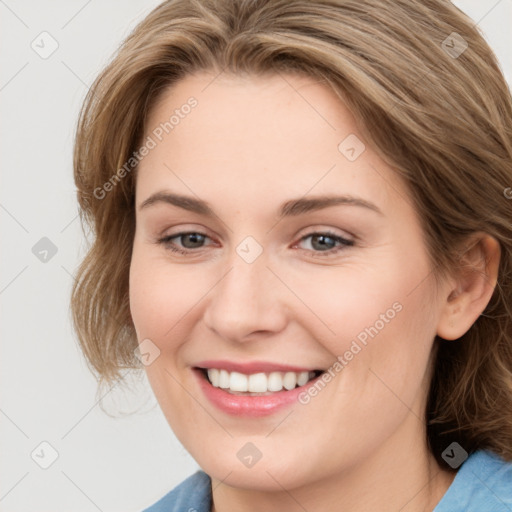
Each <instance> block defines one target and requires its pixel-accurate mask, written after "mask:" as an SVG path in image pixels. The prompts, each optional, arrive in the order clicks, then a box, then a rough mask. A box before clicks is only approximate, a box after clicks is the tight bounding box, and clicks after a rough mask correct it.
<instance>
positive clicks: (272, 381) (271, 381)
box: [267, 372, 283, 391]
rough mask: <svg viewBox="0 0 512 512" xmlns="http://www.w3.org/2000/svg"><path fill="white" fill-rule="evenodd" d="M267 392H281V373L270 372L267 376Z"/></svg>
mask: <svg viewBox="0 0 512 512" xmlns="http://www.w3.org/2000/svg"><path fill="white" fill-rule="evenodd" d="M267 385H268V390H269V391H281V389H283V374H282V373H281V372H272V373H271V374H270V375H269V376H268V384H267Z"/></svg>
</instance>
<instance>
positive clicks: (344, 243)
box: [299, 231, 354, 256]
mask: <svg viewBox="0 0 512 512" xmlns="http://www.w3.org/2000/svg"><path fill="white" fill-rule="evenodd" d="M308 239H311V241H310V244H309V245H310V246H311V247H312V249H303V250H307V251H313V252H314V253H315V256H317V255H319V256H323V255H329V256H330V255H332V254H336V253H338V252H339V251H341V250H343V249H344V248H345V247H351V246H353V245H354V241H353V240H348V239H347V238H344V237H342V236H340V235H337V234H335V233H332V232H330V231H322V232H314V233H310V234H309V235H305V236H303V237H302V238H301V239H300V242H303V241H304V240H308ZM300 242H299V243H300ZM336 244H338V245H337V246H336Z"/></svg>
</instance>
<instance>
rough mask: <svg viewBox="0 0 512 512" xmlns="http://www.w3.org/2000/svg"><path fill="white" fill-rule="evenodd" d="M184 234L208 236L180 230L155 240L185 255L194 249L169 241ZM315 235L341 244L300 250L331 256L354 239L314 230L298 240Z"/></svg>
mask: <svg viewBox="0 0 512 512" xmlns="http://www.w3.org/2000/svg"><path fill="white" fill-rule="evenodd" d="M185 235H201V236H204V237H206V238H210V237H209V236H208V235H206V234H205V233H201V232H200V231H182V232H181V233H176V234H174V235H169V236H165V237H163V238H160V239H159V240H157V243H159V244H162V245H164V246H165V247H166V248H167V249H169V250H170V251H172V252H175V253H179V254H183V255H185V256H186V255H188V254H190V253H193V252H196V250H194V249H180V248H178V247H176V245H174V244H173V243H172V242H171V240H172V239H174V238H179V237H182V236H185ZM315 235H322V236H326V237H329V238H332V239H333V240H334V241H335V242H338V243H340V244H341V245H340V246H338V247H337V248H332V249H329V250H327V251H314V250H312V249H301V250H303V251H308V252H309V251H313V253H314V254H315V256H317V255H318V256H321V257H322V256H324V255H326V256H332V255H334V254H337V253H338V252H340V251H341V250H343V249H344V248H345V247H351V246H353V245H354V241H353V240H347V239H346V238H343V237H341V236H339V235H336V234H335V233H332V232H331V231H314V232H312V233H309V234H308V235H304V236H303V237H302V238H301V239H300V240H299V242H302V241H303V240H305V239H307V238H310V237H312V236H315ZM198 249H202V247H199V248H198Z"/></svg>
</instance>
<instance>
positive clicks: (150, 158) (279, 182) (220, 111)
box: [137, 73, 401, 208]
mask: <svg viewBox="0 0 512 512" xmlns="http://www.w3.org/2000/svg"><path fill="white" fill-rule="evenodd" d="M191 98H193V99H194V101H195V106H194V107H193V108H188V107H187V108H185V107H184V106H186V105H187V104H191V102H190V99H191ZM171 116H174V119H173V120H172V121H173V122H172V123H170V122H169V121H170V119H171ZM155 133H157V135H158V137H157V136H155ZM145 137H152V138H153V139H155V142H156V145H155V147H154V149H152V150H151V151H150V153H149V154H148V155H147V156H146V157H145V158H144V159H143V160H142V162H141V163H140V166H139V173H138V178H137V195H139V196H141V195H148V194H149V193H152V192H154V191H155V190H156V189H158V188H169V189H178V190H180V191H181V192H183V193H190V189H192V191H193V192H194V193H195V194H196V195H199V196H200V197H203V198H206V197H211V195H212V192H219V193H222V194H224V195H225V194H232V196H233V197H238V198H239V200H240V205H243V207H244V208H249V207H250V205H251V201H249V196H250V191H252V192H253V194H261V195H262V196H264V197H265V198H266V199H267V198H272V197H277V196H279V197H285V196H286V197H287V196H300V195H304V194H307V193H308V192H311V193H314V194H316V193H318V194H323V193H327V192H328V193H332V192H340V193H353V194H357V195H366V196H369V197H371V198H372V200H373V201H374V202H379V203H380V204H381V205H383V204H384V203H389V204H391V203H392V201H391V202H390V197H389V193H390V192H393V189H394V190H395V194H396V190H397V187H398V189H399V188H401V184H400V183H398V182H397V177H396V176H395V173H394V172H393V171H392V170H391V169H389V168H388V167H387V166H386V165H385V164H384V162H383V161H382V160H380V158H378V156H377V155H376V153H375V152H374V151H373V150H372V149H371V148H370V147H369V145H368V144H367V143H366V144H364V142H363V136H362V135H361V133H360V131H359V128H358V125H357V120H356V119H355V117H354V116H353V115H352V113H351V112H350V111H349V109H348V108H347V107H346V106H345V105H344V104H343V102H342V101H341V100H340V99H339V98H338V96H336V94H335V93H334V92H333V91H332V90H331V89H330V88H329V87H328V86H327V85H325V84H323V83H321V82H319V81H318V80H316V79H314V78H312V77H306V76H301V75H294V74H286V75H283V74H280V75H277V74H276V75H270V76H254V75H246V76H233V75H223V74H221V75H219V76H215V75H213V74H209V73H198V74H195V75H190V76H187V77H185V78H184V79H182V80H180V81H179V82H178V83H176V84H174V85H173V86H172V87H170V88H168V89H167V90H166V91H165V92H164V93H163V94H162V95H161V97H160V98H159V101H158V102H157V103H156V104H155V105H154V106H153V108H152V110H151V111H150V113H149V116H148V118H147V122H146V133H145ZM159 139H161V140H159ZM347 140H348V141H349V144H348V145H349V146H350V145H351V146H354V143H355V144H356V146H355V149H356V151H357V152H360V151H361V150H363V151H362V153H361V155H360V156H359V157H358V158H356V159H352V158H347V154H346V153H344V151H345V150H346V148H345V146H346V145H347V144H345V143H344V141H347ZM340 143H341V146H340ZM358 144H359V145H358ZM363 144H364V145H363ZM349 149H350V148H349ZM348 156H351V155H350V154H348ZM390 185H391V190H389V186H390ZM187 188H188V190H187ZM244 191H247V192H244ZM255 206H257V205H255Z"/></svg>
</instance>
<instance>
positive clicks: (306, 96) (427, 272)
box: [130, 73, 498, 512]
mask: <svg viewBox="0 0 512 512" xmlns="http://www.w3.org/2000/svg"><path fill="white" fill-rule="evenodd" d="M214 76H215V75H214V74H208V73H198V74H195V75H193V76H187V77H185V78H184V79H183V80H181V81H180V82H178V83H177V84H175V85H174V86H173V87H172V88H171V89H169V90H168V91H166V92H165V94H164V96H162V98H161V99H160V101H159V102H158V103H157V104H156V106H155V107H154V108H153V109H152V110H151V112H150V113H149V117H148V119H147V123H146V130H147V133H146V135H145V136H147V135H150V134H151V130H153V129H154V128H155V127H156V126H158V125H159V124H160V123H161V122H165V121H166V120H168V119H169V116H170V114H171V113H172V112H173V111H174V110H175V109H176V108H179V107H180V106H181V105H183V104H185V103H186V102H187V99H188V98H189V97H190V96H194V97H195V98H196V99H197V101H198V105H197V106H196V107H195V108H194V109H193V110H192V111H191V113H190V114H189V115H187V116H185V117H184V118H183V119H180V122H179V124H178V125H177V126H175V127H174V129H173V130H172V131H170V132H169V134H168V135H166V136H165V137H163V139H162V141H161V142H159V143H158V144H157V145H156V147H155V148H154V149H152V150H151V151H150V152H149V154H148V155H147V156H146V157H145V158H144V159H143V160H142V162H141V164H140V167H139V169H138V174H137V184H136V208H137V211H136V234H135V239H134V244H133V254H132V263H131V269H130V306H131V312H132V318H133V321H134V325H135V328H136V332H137V337H138V339H139V341H142V340H144V339H147V338H149V339H150V340H151V341H152V342H153V343H154V344H155V345H157V346H158V348H159V350H160V356H159V357H158V358H157V359H155V360H154V362H152V364H150V365H149V366H147V367H146V371H147V375H148V378H149V380H150V383H151V386H152V388H153V390H154V392H155V395H156V397H157V399H158V401H159V403H160V406H161V408H162V410H163V413H164V414H165V416H166V418H167V420H168V422H169V424H170V426H171V428H172V429H173V431H174V432H175V434H176V436H177V437H178V439H179V440H180V441H181V442H182V443H183V445H184V446H185V448H186V449H187V450H188V451H189V452H190V453H191V455H192V456H193V457H194V458H195V460H196V461H197V462H198V464H199V465H200V466H201V468H202V469H203V470H204V471H205V472H206V473H207V474H208V475H210V476H211V478H212V488H213V501H214V504H213V505H214V506H213V509H212V510H215V511H216V512H230V511H239V512H249V511H258V510H265V511H269V512H273V511H282V510H287V511H291V512H293V511H303V510H307V511H308V512H315V511H323V510H340V509H341V508H343V510H344V512H359V511H367V510H379V511H395V512H396V511H398V510H400V511H404V512H413V511H424V510H432V509H433V508H434V507H435V505H436V504H437V503H438V502H439V500H440V499H441V498H442V496H443V494H444V493H445V492H446V490H447V488H448V487H449V485H450V484H451V482H452V480H453V476H454V475H453V473H448V472H446V471H444V470H442V469H441V468H440V467H439V466H438V465H437V463H436V462H435V460H434V458H433V457H432V455H431V454H430V453H429V451H428V449H427V446H426V442H425V419H424V409H425V403H426V396H427V392H428V385H429V380H430V364H429V362H430V355H431V349H432V346H433V340H434V337H435V335H436V334H439V335H440V336H442V337H444V338H445V339H448V340H450V339H456V338H458V337H460V336H461V335H462V334H463V333H464V332H466V331H467V329H469V327H470V326H471V325H472V323H473V322H474V321H475V320H476V319H477V318H478V315H479V314H480V313H481V312H482V311H483V309H484V308H485V305H486V304H487V302H488V301H489V299H490V296H491V293H492V289H493V287H494V284H495V274H496V271H497V270H496V269H497V261H498V259H497V258H498V249H497V245H496V244H495V243H494V241H493V240H492V239H488V238H485V237H483V238H482V242H481V243H480V244H478V246H477V248H476V249H474V253H473V256H474V257H473V260H474V262H475V266H476V267H477V268H478V269H480V270H481V271H480V272H469V273H465V274H464V277H463V278H460V279H459V278H457V279H456V278H450V279H445V280H443V281H442V282H441V283H440V284H439V286H436V285H435V282H434V279H433V274H432V272H431V270H432V268H431V264H430V262H429V259H428V256H427V251H426V247H425V243H424V240H423V238H422V230H421V227H420V223H419V219H418V216H417V213H416V212H415V210H414V208H413V206H412V204H413V203H412V201H410V200H408V199H406V198H408V192H407V190H406V188H405V186H404V184H403V183H401V182H400V181H399V179H398V177H397V176H396V174H395V173H394V172H393V170H392V169H391V168H389V166H387V165H386V164H385V163H384V162H383V160H381V159H380V158H379V156H378V154H377V152H376V151H375V150H374V149H372V148H371V147H370V144H369V143H368V141H367V140H366V139H365V138H364V136H363V134H362V133H361V131H360V130H359V128H358V125H357V123H356V120H355V119H354V117H353V116H352V114H351V113H350V111H349V110H348V109H347V108H346V107H345V106H344V105H343V104H342V103H341V102H340V100H339V99H338V98H337V97H336V96H335V95H334V94H333V93H332V91H331V90H330V89H329V88H327V87H326V86H325V85H323V84H320V83H318V82H317V81H315V80H313V79H311V78H307V77H300V76H296V75H291V74H287V75H284V77H285V78H286V80H285V79H284V77H281V76H279V75H275V76H272V77H265V78H261V77H255V76H251V77H245V78H242V77H233V76H227V75H226V76H225V75H221V76H219V77H217V78H216V79H215V80H213V77H214ZM349 134H355V135H356V136H357V137H358V138H359V139H360V140H362V141H364V143H365V145H366V149H365V151H364V152H363V153H362V154H361V155H360V156H359V157H358V158H357V159H355V160H354V161H349V160H348V159H347V158H346V157H345V156H344V154H342V153H341V152H340V150H339V149H338V145H339V144H340V142H341V141H342V140H344V139H345V138H346V137H347V136H348V135H349ZM376 171H378V172H376ZM161 191H167V192H173V193H176V194H181V195H186V196H189V197H192V198H195V199H201V200H203V201H206V202H208V203H209V205H210V206H211V208H212V209H213V212H214V215H213V216H207V215H204V214H201V213H195V212H191V211H187V210H186V209H183V208H180V207H178V206H176V205H172V204H169V203H166V202H164V201H156V202H154V203H153V204H151V205H149V206H146V207H145V208H141V207H140V206H141V205H142V203H143V202H144V201H145V200H147V199H148V198H149V197H150V196H152V195H153V194H155V193H157V192H161ZM333 194H334V195H346V196H352V197H358V198H361V199H363V200H364V201H366V202H368V203H372V205H374V206H375V207H376V208H377V209H378V210H379V211H375V210H374V209H372V208H368V207H364V206H361V205H354V204H338V205H334V206H330V207H328V208H324V209H320V210H316V211H310V212H307V213H302V214H298V215H294V216H287V217H283V218H282V219H279V218H278V212H279V208H280V206H281V204H282V203H284V202H285V201H288V200H290V199H297V198H303V197H304V198H310V197H313V196H315V197H316V196H322V195H333ZM326 231H330V232H331V233H333V234H334V235H336V236H341V237H343V238H345V239H348V240H350V241H352V242H353V244H352V245H347V246H343V245H341V244H340V243H337V242H336V241H335V240H334V239H332V238H327V239H326V242H327V246H326V247H325V249H324V250H322V246H321V244H319V243H318V242H317V241H315V237H314V236H308V237H307V238H304V237H306V236H307V235H312V234H315V233H316V234H318V233H325V232H326ZM180 232H188V233H202V234H204V235H206V237H205V238H204V241H203V242H202V243H198V242H197V240H196V239H194V238H190V237H187V236H182V237H176V238H174V239H172V242H173V244H174V246H175V247H177V248H179V249H182V250H188V251H189V252H188V254H186V255H184V254H179V253H176V252H172V251H171V250H170V248H169V246H170V245H171V244H170V243H168V244H167V245H166V244H163V243H157V241H158V240H159V239H161V238H162V237H164V236H170V235H176V234H178V233H180ZM248 236H251V237H253V238H254V239H255V240H256V241H257V242H258V244H259V245H260V246H261V248H262V250H263V252H262V253H261V254H260V255H259V256H258V257H257V258H256V259H255V260H254V261H253V262H251V263H247V261H246V260H244V259H243V258H242V257H240V255H239V254H238V253H237V251H236V248H237V246H238V245H239V244H240V243H241V242H242V241H243V240H244V239H245V238H246V237H248ZM301 240H302V241H301ZM332 248H334V250H336V248H339V249H340V250H339V251H338V252H334V251H331V254H330V255H326V254H325V250H328V249H332ZM473 260H472V261H473ZM482 261H483V262H484V264H483V265H482ZM396 303H399V305H401V310H400V312H398V313H396V316H394V318H393V319H392V320H389V321H388V322H386V323H385V325H384V327H383V328H382V329H379V332H378V334H377V335H376V336H375V337H373V338H371V339H369V340H368V343H367V345H366V346H364V347H363V348H362V350H360V351H359V352H358V353H357V354H356V355H355V356H354V357H353V359H352V360H351V361H349V362H348V364H347V365H346V366H345V367H344V368H343V370H342V371H341V372H338V373H337V374H336V376H335V377H334V378H333V379H332V380H331V381H330V382H329V383H328V384H327V385H326V386H325V388H324V389H322V390H321V392H319V393H318V395H317V396H315V397H314V398H312V399H311V400H310V401H309V403H307V404H302V403H298V402H297V403H294V404H293V405H291V406H288V407H287V408H284V409H282V410H279V411H277V412H275V413H273V414H270V415H267V416H263V417H256V418H247V417H237V416H233V415H231V414H228V413H226V412H224V411H221V410H219V409H218V408H217V407H216V406H215V405H213V404H212V403H211V402H210V401H209V400H208V399H207V398H206V397H205V395H204V393H203V391H202V390H201V389H200V386H199V385H198V383H197V379H196V377H195V376H194V374H193V370H192V369H193V367H194V365H195V364H197V362H199V361H203V360H208V359H226V360H231V361H236V362H247V361H271V362H279V363H287V364H290V365H296V366H300V367H308V368H318V369H327V368H329V367H330V366H332V365H333V363H334V362H335V361H336V357H337V356H338V355H343V354H344V353H345V352H346V351H347V350H349V349H350V346H351V343H352V342H353V340H355V339H356V337H357V335H358V334H359V333H361V332H362V331H364V329H365V328H367V327H369V326H374V325H376V321H377V320H378V319H379V318H381V317H380V315H381V314H383V313H385V312H386V311H388V310H389V309H390V308H392V305H393V304H396ZM247 442H251V443H253V444H254V445H255V446H256V447H257V448H258V450H259V451H260V452H261V453H262V457H261V459H260V460H259V461H258V462H257V463H256V464H255V465H254V466H252V467H250V468H249V467H246V466H245V465H244V464H242V463H241V462H240V460H239V458H238V457H237V452H238V451H239V450H240V449H241V447H243V446H244V445H245V444H246V443H247Z"/></svg>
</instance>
